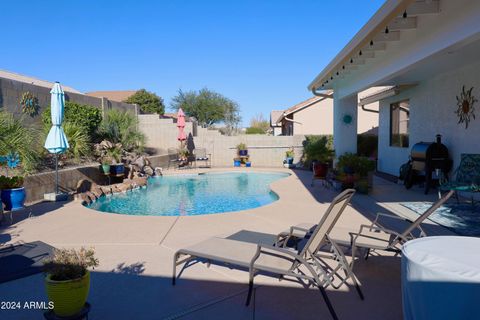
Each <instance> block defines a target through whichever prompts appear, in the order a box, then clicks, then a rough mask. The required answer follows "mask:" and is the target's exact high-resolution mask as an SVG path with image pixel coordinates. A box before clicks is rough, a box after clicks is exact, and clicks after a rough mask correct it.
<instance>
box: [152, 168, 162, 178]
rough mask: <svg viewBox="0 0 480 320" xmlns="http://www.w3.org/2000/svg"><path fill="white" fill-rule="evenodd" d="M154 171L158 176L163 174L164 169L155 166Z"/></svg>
mask: <svg viewBox="0 0 480 320" xmlns="http://www.w3.org/2000/svg"><path fill="white" fill-rule="evenodd" d="M154 173H155V175H156V176H163V171H162V168H160V167H155V170H154Z"/></svg>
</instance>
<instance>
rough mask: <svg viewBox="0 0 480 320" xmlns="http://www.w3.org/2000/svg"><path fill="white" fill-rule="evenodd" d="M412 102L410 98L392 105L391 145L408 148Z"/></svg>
mask: <svg viewBox="0 0 480 320" xmlns="http://www.w3.org/2000/svg"><path fill="white" fill-rule="evenodd" d="M409 120H410V102H409V101H408V100H405V101H401V102H397V103H392V104H391V105H390V146H392V147H400V148H408V122H409Z"/></svg>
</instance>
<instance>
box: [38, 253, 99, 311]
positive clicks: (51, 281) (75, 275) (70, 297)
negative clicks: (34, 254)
mask: <svg viewBox="0 0 480 320" xmlns="http://www.w3.org/2000/svg"><path fill="white" fill-rule="evenodd" d="M96 266H98V260H97V259H96V258H95V251H94V250H93V249H85V248H81V249H79V250H75V249H61V250H55V252H54V255H53V258H51V259H50V260H47V261H46V262H45V265H44V271H45V286H46V290H47V296H48V299H49V301H52V302H53V305H54V307H53V312H54V313H55V315H57V316H58V317H72V316H75V315H76V314H78V313H79V312H80V311H81V310H82V308H83V307H84V305H85V303H86V301H87V297H88V292H89V289H90V272H89V270H88V269H89V268H95V267H96Z"/></svg>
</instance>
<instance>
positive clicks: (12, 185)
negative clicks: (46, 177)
mask: <svg viewBox="0 0 480 320" xmlns="http://www.w3.org/2000/svg"><path fill="white" fill-rule="evenodd" d="M22 186H23V177H20V176H14V177H6V176H0V189H16V188H21V187H22ZM0 205H1V203H0Z"/></svg>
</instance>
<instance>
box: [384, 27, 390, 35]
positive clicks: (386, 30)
mask: <svg viewBox="0 0 480 320" xmlns="http://www.w3.org/2000/svg"><path fill="white" fill-rule="evenodd" d="M389 32H390V30H388V26H386V27H385V34H388V33H389Z"/></svg>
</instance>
